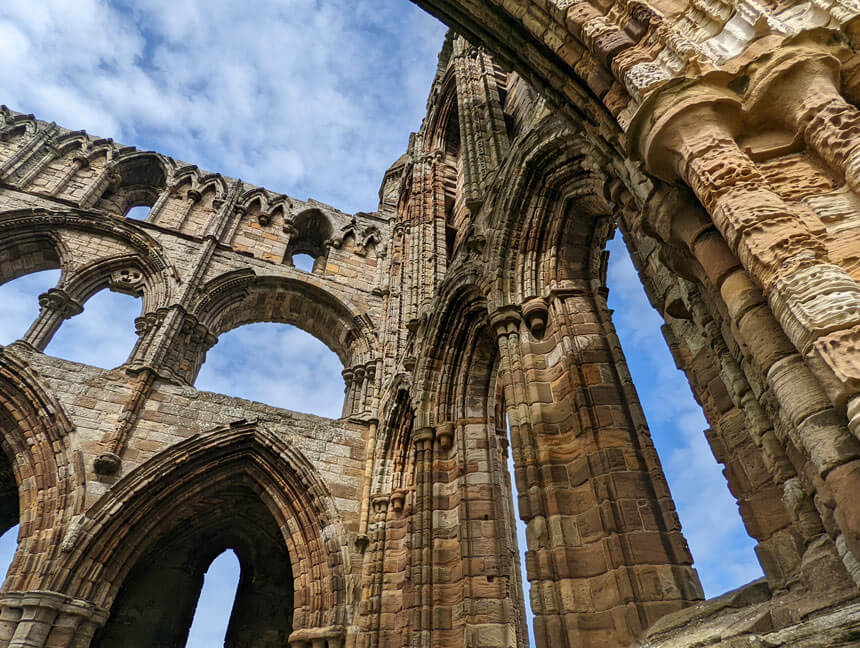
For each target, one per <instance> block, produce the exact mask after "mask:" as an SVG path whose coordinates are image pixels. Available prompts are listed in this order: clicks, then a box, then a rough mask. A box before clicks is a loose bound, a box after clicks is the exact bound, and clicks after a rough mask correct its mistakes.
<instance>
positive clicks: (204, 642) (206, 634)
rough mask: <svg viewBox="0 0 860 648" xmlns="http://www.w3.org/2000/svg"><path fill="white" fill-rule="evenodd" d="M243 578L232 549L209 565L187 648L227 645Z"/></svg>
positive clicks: (204, 576) (208, 647)
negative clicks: (229, 628)
mask: <svg viewBox="0 0 860 648" xmlns="http://www.w3.org/2000/svg"><path fill="white" fill-rule="evenodd" d="M239 574H240V566H239V559H238V558H237V557H236V552H234V551H233V550H232V549H228V550H227V551H225V552H224V553H222V554H221V555H220V556H218V557H217V558H215V560H213V561H212V563H211V564H210V565H209V569H207V570H206V573H205V574H204V575H203V589H202V590H201V592H200V598H199V599H198V600H197V608H196V609H195V610H194V621H192V622H191V630H190V631H189V633H188V642H187V643H186V644H185V648H210V646H221V645H224V637H225V635H226V634H227V626H228V624H229V622H230V613H231V612H232V610H233V604H234V602H235V600H236V590H237V588H238V587H239Z"/></svg>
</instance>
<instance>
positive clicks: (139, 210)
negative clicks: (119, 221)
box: [125, 205, 152, 221]
mask: <svg viewBox="0 0 860 648" xmlns="http://www.w3.org/2000/svg"><path fill="white" fill-rule="evenodd" d="M150 209H152V207H150V206H148V205H137V206H136V207H131V208H130V209H129V210H128V211H127V212H126V213H125V217H126V218H131V219H132V220H139V221H145V220H146V217H147V216H149V211H150Z"/></svg>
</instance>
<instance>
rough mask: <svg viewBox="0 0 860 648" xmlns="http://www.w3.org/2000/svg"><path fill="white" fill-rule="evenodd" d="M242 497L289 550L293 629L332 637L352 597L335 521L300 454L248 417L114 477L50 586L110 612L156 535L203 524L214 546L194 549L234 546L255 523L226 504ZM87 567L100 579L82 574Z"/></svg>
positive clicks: (321, 485)
mask: <svg viewBox="0 0 860 648" xmlns="http://www.w3.org/2000/svg"><path fill="white" fill-rule="evenodd" d="M249 498H250V499H249ZM216 500H217V501H218V502H219V504H218V505H215V501H216ZM252 500H253V501H257V502H259V503H260V504H261V505H262V507H264V510H265V512H266V515H267V516H269V518H270V520H271V522H272V523H273V524H274V525H275V527H276V528H277V530H278V533H279V535H278V542H280V543H281V544H282V546H283V547H284V548H285V549H286V552H287V554H288V555H289V560H290V565H291V569H292V574H293V578H294V592H295V610H294V617H293V623H292V631H293V635H296V636H302V633H304V634H308V633H317V634H319V633H330V634H337V633H340V634H342V633H343V625H344V624H345V623H346V621H347V617H346V613H347V606H348V605H349V604H354V603H355V602H354V601H352V600H351V599H350V597H351V596H352V593H351V592H350V590H349V589H348V588H347V587H346V574H347V573H349V571H350V569H351V567H350V557H349V550H348V545H347V534H346V530H345V528H344V525H343V521H342V519H341V517H340V515H339V513H338V511H337V508H336V506H335V504H334V500H333V497H332V494H331V493H330V491H329V490H328V488H327V486H326V485H325V482H324V481H323V480H322V479H321V477H320V475H319V474H318V472H317V471H316V469H315V468H314V467H313V465H312V464H311V463H310V462H309V461H308V460H307V458H306V457H304V455H303V454H302V453H301V452H300V451H299V450H297V449H296V448H294V447H293V446H292V445H291V444H289V443H288V442H286V441H285V440H283V439H281V438H279V437H277V436H276V435H274V434H272V433H271V432H270V431H268V430H267V429H266V428H265V427H264V426H262V425H261V424H258V423H245V422H239V423H237V424H234V425H230V426H226V427H219V428H216V429H214V430H211V431H210V432H207V433H204V434H200V435H196V436H194V437H191V438H189V439H187V440H186V441H183V442H181V443H179V444H177V445H174V446H172V447H170V448H168V449H167V450H164V451H163V452H161V453H159V454H158V455H156V456H154V457H153V458H152V459H151V460H150V461H148V462H147V463H146V464H144V465H143V466H141V467H139V468H138V469H137V470H135V471H133V472H132V473H130V474H129V475H127V476H125V477H124V478H123V479H121V480H120V481H119V482H117V483H116V484H115V485H114V486H113V488H112V489H111V490H110V492H108V493H106V494H105V495H103V496H102V497H101V498H100V499H99V500H98V501H97V502H96V503H95V504H94V505H93V506H92V507H91V508H90V509H89V511H88V512H87V513H86V517H85V518H84V519H83V521H82V522H81V524H80V525H79V527H78V532H77V534H76V538H77V540H76V542H75V543H74V546H67V553H66V554H65V560H64V562H63V565H62V568H61V569H59V570H58V571H57V574H56V576H55V577H54V578H53V579H52V581H51V587H52V589H53V590H54V591H58V592H63V593H65V594H67V595H71V596H75V597H77V598H82V599H84V600H89V601H91V602H92V603H93V604H94V605H97V606H99V607H102V608H110V607H111V606H112V605H113V604H114V601H115V599H116V597H117V594H118V592H119V591H120V588H121V587H122V586H123V582H124V581H125V579H126V577H127V576H128V575H129V573H130V572H131V571H132V569H133V568H134V566H135V565H136V564H137V563H138V561H139V559H140V558H141V557H142V556H144V555H146V554H147V552H148V551H149V550H150V549H151V548H152V547H153V546H155V545H156V544H157V543H158V542H159V541H160V540H163V539H165V538H167V539H170V538H171V537H175V534H182V533H184V532H186V531H191V530H193V529H195V528H211V529H213V530H214V532H215V533H216V535H217V538H216V540H217V541H218V542H216V543H215V544H213V545H212V546H211V547H205V548H204V547H201V552H202V553H206V552H207V551H209V552H211V551H215V549H216V546H215V545H216V544H218V545H219V546H220V545H230V544H235V545H236V546H243V545H242V542H243V540H242V538H241V537H240V536H242V534H246V536H253V534H254V533H255V532H256V529H255V528H253V527H250V528H249V527H248V525H245V526H244V527H243V526H242V524H241V523H242V513H243V510H244V507H243V506H241V505H240V506H231V505H230V504H231V502H232V503H238V504H241V503H242V502H245V503H248V502H250V501H252ZM234 522H235V524H234ZM195 525H196V526H195ZM215 555H217V554H215ZM212 557H214V555H213V556H212ZM95 572H98V574H99V578H98V581H99V583H101V585H96V584H95V583H94V582H93V580H92V578H91V576H92V575H93V574H94V573H95Z"/></svg>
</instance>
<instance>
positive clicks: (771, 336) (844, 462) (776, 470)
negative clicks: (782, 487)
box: [649, 200, 860, 579]
mask: <svg viewBox="0 0 860 648" xmlns="http://www.w3.org/2000/svg"><path fill="white" fill-rule="evenodd" d="M667 203H668V204H662V205H650V206H649V207H650V208H649V217H650V218H651V219H652V222H651V226H652V228H653V229H654V230H655V231H657V232H658V234H659V235H660V237H661V238H663V240H665V241H669V240H674V241H677V242H680V243H681V244H683V245H685V246H686V247H687V248H688V249H689V250H690V252H691V253H692V255H693V256H694V258H695V259H696V261H698V264H699V266H700V268H701V277H700V281H702V282H703V283H705V284H706V285H710V286H711V287H712V289H713V290H715V291H716V292H717V293H718V294H719V295H720V296H721V297H722V299H723V302H724V304H725V306H726V311H727V315H728V317H729V319H730V320H731V322H732V324H733V325H734V329H733V330H734V331H735V335H736V336H737V338H738V341H739V342H740V343H741V348H742V349H743V351H744V352H745V353H746V354H747V355H748V356H749V357H750V358H751V360H752V362H753V364H754V365H755V366H756V367H757V369H758V370H759V371H760V372H761V375H762V376H763V377H764V378H765V381H766V383H767V385H768V387H770V389H771V391H772V393H773V394H774V396H775V397H776V400H777V402H778V404H779V406H780V408H781V409H782V411H783V412H784V413H785V414H786V416H787V419H788V422H789V425H790V431H789V433H790V435H791V437H792V442H793V443H794V445H795V446H796V447H798V448H800V449H802V450H803V451H804V452H805V454H806V456H807V457H808V458H809V460H810V461H811V462H812V463H813V465H814V466H815V469H816V470H817V471H818V474H819V476H820V477H821V478H822V479H825V480H827V483H828V484H829V485H830V487H831V488H833V489H834V490H833V493H832V495H827V496H826V497H824V500H826V501H832V499H835V501H836V504H837V506H836V517H837V519H838V520H840V522H839V526H840V529H836V530H832V529H831V533H832V535H834V539H835V540H836V542H837V546H839V544H840V537H839V536H840V534H841V533H844V534H845V537H844V538H843V539H842V540H841V542H842V545H843V550H842V554H843V555H842V558H843V562H845V565H846V568H848V570H849V572H851V573H852V574H857V572H858V570H857V569H856V568H855V567H854V565H855V564H856V560H855V557H854V556H851V555H849V554H846V553H845V551H844V547H845V546H848V547H854V549H852V552H854V551H855V550H856V549H857V548H860V545H858V541H857V537H858V535H857V534H858V531H857V529H858V528H860V527H858V526H857V525H858V524H860V519H858V517H857V516H860V510H858V509H860V507H858V506H857V504H856V502H855V501H854V499H855V498H853V497H852V496H851V495H850V493H851V491H852V490H854V489H856V488H858V487H860V485H858V484H857V482H856V481H855V480H857V479H860V474H858V471H860V462H858V459H860V444H858V441H857V439H856V438H854V437H852V435H851V433H850V432H849V430H848V428H847V426H846V425H845V423H844V422H843V417H842V416H841V415H840V414H839V413H838V412H837V411H836V410H835V409H834V407H833V403H832V402H831V401H830V399H828V397H827V395H826V394H825V393H824V391H823V389H822V386H821V383H820V381H819V380H818V376H817V375H814V374H813V373H812V371H810V368H809V367H808V366H807V364H806V363H805V362H804V361H803V358H802V356H801V355H800V354H799V353H798V349H797V348H796V346H795V345H794V344H792V342H791V341H790V340H789V339H788V337H787V336H786V334H785V333H784V332H783V330H782V327H780V324H779V322H777V319H776V317H775V316H774V313H773V312H772V310H771V307H770V305H769V304H768V303H767V300H766V299H765V296H764V294H763V292H762V290H761V289H760V288H759V287H758V286H756V285H755V284H754V283H753V282H752V280H751V279H750V276H749V275H748V273H747V272H746V271H745V270H744V269H743V268H742V267H741V264H740V262H739V260H738V258H737V257H736V256H735V254H734V253H733V252H732V250H731V249H730V248H729V246H728V243H727V242H726V241H725V240H724V238H723V236H722V234H720V233H719V232H718V231H717V230H716V229H715V225H714V223H713V222H711V220H710V219H709V218H708V216H707V214H705V213H704V212H702V210H701V209H700V208H698V206H696V205H693V204H689V203H677V202H673V201H671V200H667ZM747 430H748V432H749V433H750V434H752V435H753V436H754V439H755V441H756V444H757V445H758V446H759V447H760V448H762V449H763V457H764V459H765V461H766V463H767V464H768V468H769V469H770V470H771V473H772V474H773V476H774V478H775V479H776V480H777V482H778V483H781V482H782V481H785V479H787V478H790V477H791V476H790V475H787V474H785V472H784V470H782V469H781V468H780V464H781V463H783V459H782V458H781V457H779V456H777V455H778V454H779V452H776V453H775V450H776V449H777V446H778V445H779V444H775V443H772V439H771V437H772V433H769V431H768V430H760V432H762V434H757V432H759V430H756V428H755V427H748V428H747ZM831 473H832V474H831ZM818 502H819V505H820V506H819V512H820V513H821V516H822V519H824V520H826V519H828V518H830V517H831V514H830V512H829V511H828V510H821V506H825V508H827V507H828V506H829V505H825V504H824V503H823V500H822V499H818ZM790 512H791V511H790ZM798 513H799V511H798ZM834 531H835V532H834ZM855 556H856V553H855ZM856 578H857V575H855V579H856Z"/></svg>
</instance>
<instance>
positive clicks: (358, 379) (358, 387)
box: [350, 365, 366, 416]
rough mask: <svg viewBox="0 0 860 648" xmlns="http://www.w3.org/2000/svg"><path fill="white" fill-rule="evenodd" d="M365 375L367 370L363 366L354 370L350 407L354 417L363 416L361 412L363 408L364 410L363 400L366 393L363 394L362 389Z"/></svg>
mask: <svg viewBox="0 0 860 648" xmlns="http://www.w3.org/2000/svg"><path fill="white" fill-rule="evenodd" d="M365 373H366V372H365V369H364V367H362V366H361V365H359V366H357V367H353V370H352V380H353V386H352V404H351V405H350V412H351V413H352V414H353V415H354V416H356V415H358V414H361V412H362V411H363V408H364V403H363V400H362V398H363V396H364V393H363V390H362V387H363V385H364V376H365Z"/></svg>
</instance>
